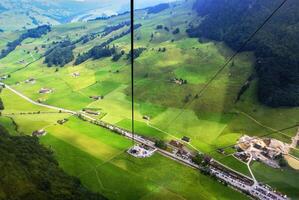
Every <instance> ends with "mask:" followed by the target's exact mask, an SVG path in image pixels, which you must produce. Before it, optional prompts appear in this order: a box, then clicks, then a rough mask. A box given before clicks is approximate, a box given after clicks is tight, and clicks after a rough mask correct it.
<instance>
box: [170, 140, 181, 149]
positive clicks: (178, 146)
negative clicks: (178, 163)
mask: <svg viewBox="0 0 299 200" xmlns="http://www.w3.org/2000/svg"><path fill="white" fill-rule="evenodd" d="M169 144H170V145H171V146H173V147H176V148H178V149H182V148H183V147H184V145H183V144H182V143H180V142H179V141H176V140H171V141H170V142H169Z"/></svg>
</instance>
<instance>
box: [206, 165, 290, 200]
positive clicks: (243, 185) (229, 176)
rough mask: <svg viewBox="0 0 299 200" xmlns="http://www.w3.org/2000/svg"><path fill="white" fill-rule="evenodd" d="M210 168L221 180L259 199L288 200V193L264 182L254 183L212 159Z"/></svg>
mask: <svg viewBox="0 0 299 200" xmlns="http://www.w3.org/2000/svg"><path fill="white" fill-rule="evenodd" d="M209 169H210V173H211V174H212V175H214V176H215V177H217V178H218V179H219V180H221V182H225V183H227V184H229V185H231V186H233V187H235V188H237V189H238V190H240V191H243V192H245V193H246V194H249V195H250V196H253V197H255V198H257V199H261V200H288V197H287V196H286V195H283V194H281V193H279V192H277V191H275V190H273V189H271V188H270V187H268V186H266V185H264V184H261V183H254V181H253V180H251V179H249V178H247V177H245V176H242V175H240V174H237V173H235V172H233V171H231V170H228V169H226V168H225V167H223V166H221V165H220V164H218V163H217V162H213V161H211V162H210V167H209Z"/></svg>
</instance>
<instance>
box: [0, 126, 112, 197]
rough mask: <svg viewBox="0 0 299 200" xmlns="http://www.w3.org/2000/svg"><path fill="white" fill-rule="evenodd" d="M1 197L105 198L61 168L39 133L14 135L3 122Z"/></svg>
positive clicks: (0, 132)
mask: <svg viewBox="0 0 299 200" xmlns="http://www.w3.org/2000/svg"><path fill="white" fill-rule="evenodd" d="M0 154H1V156H0V163H1V165H0V171H1V177H0V188H1V192H0V199H7V200H10V199H11V200H32V199H40V200H52V199H55V200H104V199H106V198H105V197H103V196H102V195H100V194H96V193H93V192H91V191H89V190H88V189H87V188H85V187H84V186H83V185H82V184H81V182H80V180H79V179H77V178H74V177H71V176H69V175H67V174H66V173H65V172H64V171H63V170H62V169H60V168H59V166H58V163H57V161H56V160H55V159H54V156H53V153H52V152H51V151H50V150H49V149H47V148H45V147H43V146H42V145H40V144H39V141H38V138H37V137H30V136H11V135H9V133H8V132H7V131H6V130H5V129H4V128H3V127H1V126H0Z"/></svg>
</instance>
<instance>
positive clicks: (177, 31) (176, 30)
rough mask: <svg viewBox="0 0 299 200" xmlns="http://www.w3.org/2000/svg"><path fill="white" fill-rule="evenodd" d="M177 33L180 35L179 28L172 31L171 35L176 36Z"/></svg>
mask: <svg viewBox="0 0 299 200" xmlns="http://www.w3.org/2000/svg"><path fill="white" fill-rule="evenodd" d="M178 33H180V29H179V28H176V29H174V30H173V31H172V34H174V35H176V34H178Z"/></svg>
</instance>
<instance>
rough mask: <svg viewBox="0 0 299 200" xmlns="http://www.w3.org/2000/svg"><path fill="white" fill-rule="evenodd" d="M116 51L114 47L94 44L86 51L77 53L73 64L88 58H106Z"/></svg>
mask: <svg viewBox="0 0 299 200" xmlns="http://www.w3.org/2000/svg"><path fill="white" fill-rule="evenodd" d="M115 52H116V49H115V47H112V48H109V46H102V45H99V46H95V47H93V48H92V49H90V50H89V51H88V52H86V53H83V54H79V55H78V57H77V59H76V61H75V63H74V64H75V65H79V64H81V63H83V62H85V61H86V60H88V59H91V58H92V59H100V58H106V57H110V56H112V55H113V54H114V53H115Z"/></svg>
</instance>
